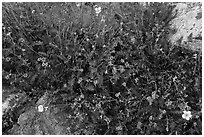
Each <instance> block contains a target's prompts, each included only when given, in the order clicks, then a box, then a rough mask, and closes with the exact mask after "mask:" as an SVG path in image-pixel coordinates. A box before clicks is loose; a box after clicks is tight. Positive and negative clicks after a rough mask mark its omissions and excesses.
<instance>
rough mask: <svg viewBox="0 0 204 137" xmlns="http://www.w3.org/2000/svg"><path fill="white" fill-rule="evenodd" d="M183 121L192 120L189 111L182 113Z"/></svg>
mask: <svg viewBox="0 0 204 137" xmlns="http://www.w3.org/2000/svg"><path fill="white" fill-rule="evenodd" d="M182 118H183V119H186V120H190V119H191V118H192V115H191V111H183V115H182Z"/></svg>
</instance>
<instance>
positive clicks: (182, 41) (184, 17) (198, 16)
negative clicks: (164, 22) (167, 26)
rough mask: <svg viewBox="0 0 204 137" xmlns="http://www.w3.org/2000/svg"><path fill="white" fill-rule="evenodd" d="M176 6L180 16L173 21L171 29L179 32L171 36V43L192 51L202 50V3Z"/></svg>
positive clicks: (178, 4)
mask: <svg viewBox="0 0 204 137" xmlns="http://www.w3.org/2000/svg"><path fill="white" fill-rule="evenodd" d="M175 6H176V7H175V9H174V12H176V11H177V13H178V15H177V17H176V18H175V19H173V20H172V21H171V27H172V28H173V29H176V31H177V32H176V33H175V34H173V35H171V36H170V41H171V42H172V43H175V44H179V45H184V46H185V47H187V48H190V49H192V50H201V46H202V42H201V41H202V38H201V37H202V8H201V3H199V2H196V3H191V2H190V3H186V2H185V3H176V4H175ZM199 38H200V39H199Z"/></svg>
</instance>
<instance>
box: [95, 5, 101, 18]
mask: <svg viewBox="0 0 204 137" xmlns="http://www.w3.org/2000/svg"><path fill="white" fill-rule="evenodd" d="M95 11H96V15H97V16H98V14H99V13H100V12H101V7H97V8H95Z"/></svg>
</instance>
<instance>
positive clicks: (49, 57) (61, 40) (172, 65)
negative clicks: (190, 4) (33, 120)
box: [2, 3, 202, 135]
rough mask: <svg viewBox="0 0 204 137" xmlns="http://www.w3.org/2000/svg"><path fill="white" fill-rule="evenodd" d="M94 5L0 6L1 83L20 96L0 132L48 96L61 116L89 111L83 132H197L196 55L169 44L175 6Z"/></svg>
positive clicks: (198, 62)
mask: <svg viewBox="0 0 204 137" xmlns="http://www.w3.org/2000/svg"><path fill="white" fill-rule="evenodd" d="M97 4H98V3H83V4H82V5H80V6H76V3H3V17H2V21H3V26H2V50H3V52H2V53H3V58H2V62H3V66H2V68H3V72H2V75H3V76H2V82H3V88H5V89H6V88H15V90H13V91H12V94H13V93H16V94H17V93H23V94H25V98H26V100H24V102H19V103H18V105H17V107H15V108H13V109H12V110H10V111H8V112H7V113H5V114H4V115H3V133H4V134H7V132H8V131H9V130H10V129H11V128H12V127H13V125H15V124H17V121H18V117H19V116H20V115H21V114H22V113H23V112H25V111H26V109H25V108H26V107H29V106H30V105H35V102H37V101H38V100H39V99H40V98H41V97H42V96H43V95H44V94H45V93H48V94H49V97H50V100H51V102H50V105H51V106H57V105H58V104H64V105H63V107H62V110H61V111H60V112H59V113H60V114H61V115H62V114H63V116H64V115H68V113H71V112H70V111H69V110H70V108H74V110H75V111H79V112H80V113H82V114H86V115H88V118H87V121H88V123H92V124H94V129H93V131H94V132H91V133H87V134H100V135H101V134H151V135H152V134H201V125H202V124H201V121H202V119H201V104H202V103H201V97H202V91H201V86H202V85H201V83H202V82H201V81H202V73H201V70H202V68H201V62H202V61H201V60H202V56H201V53H200V52H199V51H192V50H190V49H185V48H184V47H182V45H181V46H176V45H172V44H171V43H170V42H169V41H168V36H169V34H172V33H174V32H175V30H172V29H171V28H170V21H171V20H172V19H173V18H175V17H176V14H175V13H173V12H172V11H173V9H174V6H172V5H170V4H169V3H148V4H146V5H145V6H144V5H143V6H142V4H141V3H118V5H117V6H118V7H117V9H116V8H115V9H116V10H113V9H114V6H113V4H111V3H110V4H106V5H105V6H104V5H103V9H102V10H103V11H102V12H101V13H100V14H99V15H98V16H97V15H95V13H94V7H96V5H97ZM59 7H60V8H59ZM118 9H120V10H118ZM87 18H88V19H87ZM103 19H104V20H105V21H103ZM25 102H26V103H25ZM184 110H186V111H191V113H192V115H193V116H192V119H190V120H189V121H188V120H185V119H183V118H182V114H183V111H184ZM82 117H83V116H82ZM74 122H76V121H74ZM74 122H72V124H74ZM65 123H66V122H65ZM65 126H67V125H66V124H65ZM72 133H73V134H75V132H74V130H73V132H72ZM81 134H85V133H81Z"/></svg>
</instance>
